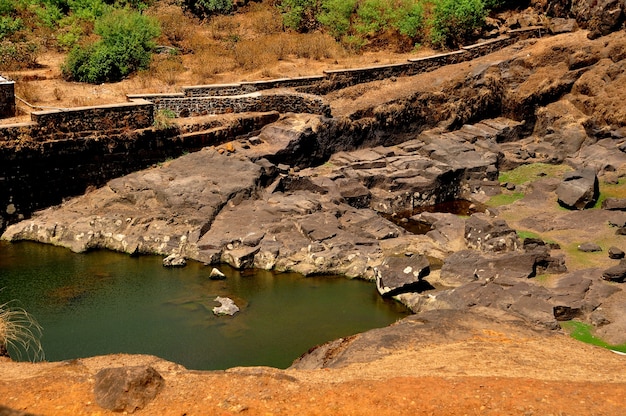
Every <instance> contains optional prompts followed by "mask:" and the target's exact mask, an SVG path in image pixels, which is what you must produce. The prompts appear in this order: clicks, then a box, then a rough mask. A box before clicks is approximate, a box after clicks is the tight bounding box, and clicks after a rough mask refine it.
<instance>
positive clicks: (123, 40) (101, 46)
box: [63, 9, 160, 83]
mask: <svg viewBox="0 0 626 416" xmlns="http://www.w3.org/2000/svg"><path fill="white" fill-rule="evenodd" d="M94 32H95V33H96V34H98V35H100V38H101V39H100V40H99V41H96V42H94V43H90V44H86V45H77V46H75V47H74V48H73V49H72V51H71V52H70V54H69V55H68V57H67V60H66V62H65V64H64V65H63V74H64V75H65V76H66V77H67V78H68V79H71V80H76V81H82V82H89V83H100V82H110V81H119V80H121V79H122V78H124V77H125V76H127V75H129V74H130V73H132V72H134V71H136V70H138V69H145V68H147V67H148V65H149V64H150V54H151V51H152V49H153V48H154V47H155V46H156V45H155V43H154V39H155V38H156V37H157V36H158V35H159V34H160V29H159V26H158V23H157V22H156V21H155V20H153V19H152V18H150V17H148V16H144V15H142V14H140V13H139V12H136V11H131V10H128V9H121V10H115V11H112V12H110V13H107V14H106V15H104V16H103V17H102V18H101V19H99V20H98V21H97V22H96V25H95V28H94Z"/></svg>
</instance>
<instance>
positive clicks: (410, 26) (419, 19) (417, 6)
mask: <svg viewBox="0 0 626 416" xmlns="http://www.w3.org/2000/svg"><path fill="white" fill-rule="evenodd" d="M404 5H405V7H402V8H400V9H398V11H397V15H396V21H395V22H394V27H395V28H396V29H397V30H398V32H400V34H402V35H404V36H408V37H410V38H411V39H414V38H416V37H418V35H419V33H420V31H421V30H422V28H423V26H424V7H423V6H422V3H420V2H415V3H413V2H410V1H408V2H407V1H405V2H404Z"/></svg>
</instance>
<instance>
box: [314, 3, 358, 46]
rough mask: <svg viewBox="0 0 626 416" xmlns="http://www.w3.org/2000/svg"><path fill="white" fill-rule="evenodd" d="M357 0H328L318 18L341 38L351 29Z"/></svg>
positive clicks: (332, 32)
mask: <svg viewBox="0 0 626 416" xmlns="http://www.w3.org/2000/svg"><path fill="white" fill-rule="evenodd" d="M356 4H357V0H326V1H324V3H323V4H322V12H321V13H320V14H319V15H318V16H317V20H318V21H319V22H320V23H321V24H322V25H324V26H325V27H326V28H328V30H329V32H330V34H331V35H332V36H334V37H335V39H341V37H342V36H344V35H346V34H347V33H348V30H349V29H350V18H351V16H352V14H353V13H354V11H355V10H356Z"/></svg>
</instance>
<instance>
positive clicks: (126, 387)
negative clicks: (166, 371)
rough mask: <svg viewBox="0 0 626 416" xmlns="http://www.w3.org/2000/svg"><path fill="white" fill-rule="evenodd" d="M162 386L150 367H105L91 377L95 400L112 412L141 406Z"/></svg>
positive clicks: (158, 377)
mask: <svg viewBox="0 0 626 416" xmlns="http://www.w3.org/2000/svg"><path fill="white" fill-rule="evenodd" d="M164 385H165V381H164V380H163V377H161V375H160V374H159V373H158V372H157V371H156V370H155V369H154V368H152V367H149V366H140V367H118V368H105V369H103V370H100V371H98V373H97V374H96V376H95V386H94V395H95V399H96V403H98V405H99V406H100V407H102V408H104V409H107V410H111V411H114V412H127V413H133V412H135V411H136V410H140V409H143V408H144V407H145V406H146V404H148V403H149V402H150V401H152V400H153V399H154V398H155V397H156V396H157V394H158V393H159V391H161V389H162V388H163V386H164Z"/></svg>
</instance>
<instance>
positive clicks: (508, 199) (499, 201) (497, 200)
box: [485, 192, 524, 207]
mask: <svg viewBox="0 0 626 416" xmlns="http://www.w3.org/2000/svg"><path fill="white" fill-rule="evenodd" d="M522 198H524V194H523V193H521V192H513V193H502V194H500V195H495V196H492V197H491V198H489V200H488V201H487V202H486V203H485V205H487V206H489V207H501V206H503V205H508V204H512V203H513V202H515V201H518V200H520V199H522Z"/></svg>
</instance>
